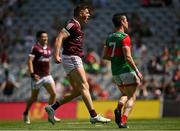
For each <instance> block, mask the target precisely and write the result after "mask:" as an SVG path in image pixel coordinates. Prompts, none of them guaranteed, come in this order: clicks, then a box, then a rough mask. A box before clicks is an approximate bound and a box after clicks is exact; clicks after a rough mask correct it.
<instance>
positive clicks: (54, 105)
mask: <svg viewBox="0 0 180 131" xmlns="http://www.w3.org/2000/svg"><path fill="white" fill-rule="evenodd" d="M59 106H60V103H59V102H57V101H56V102H55V103H54V104H52V105H51V107H52V108H53V109H54V110H56V109H57V108H58V107H59Z"/></svg>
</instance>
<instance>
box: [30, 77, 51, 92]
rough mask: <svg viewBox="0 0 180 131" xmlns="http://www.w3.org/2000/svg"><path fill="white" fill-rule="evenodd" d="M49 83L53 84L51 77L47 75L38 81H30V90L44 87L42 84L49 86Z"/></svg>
mask: <svg viewBox="0 0 180 131" xmlns="http://www.w3.org/2000/svg"><path fill="white" fill-rule="evenodd" d="M51 83H54V80H53V78H52V76H51V75H48V76H45V77H42V78H41V79H40V80H38V81H35V80H32V82H31V88H32V89H40V88H41V87H42V86H44V84H51Z"/></svg>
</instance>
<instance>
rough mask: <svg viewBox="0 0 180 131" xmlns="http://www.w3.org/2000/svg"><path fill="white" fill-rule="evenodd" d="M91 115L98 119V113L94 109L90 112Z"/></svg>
mask: <svg viewBox="0 0 180 131" xmlns="http://www.w3.org/2000/svg"><path fill="white" fill-rule="evenodd" d="M89 114H90V116H91V117H96V116H97V113H96V111H95V110H94V109H93V110H90V111H89Z"/></svg>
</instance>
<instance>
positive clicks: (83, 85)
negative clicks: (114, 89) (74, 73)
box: [81, 82, 89, 90]
mask: <svg viewBox="0 0 180 131" xmlns="http://www.w3.org/2000/svg"><path fill="white" fill-rule="evenodd" d="M81 87H82V89H83V90H89V84H88V83H87V82H84V83H82V85H81Z"/></svg>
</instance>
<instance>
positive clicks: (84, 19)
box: [80, 9, 90, 23]
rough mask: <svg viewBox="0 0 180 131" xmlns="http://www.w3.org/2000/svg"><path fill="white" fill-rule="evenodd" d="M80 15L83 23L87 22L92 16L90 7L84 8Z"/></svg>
mask: <svg viewBox="0 0 180 131" xmlns="http://www.w3.org/2000/svg"><path fill="white" fill-rule="evenodd" d="M80 17H81V19H82V22H83V23H87V22H88V19H89V17H90V12H89V10H88V9H85V10H82V11H81V12H80Z"/></svg>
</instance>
